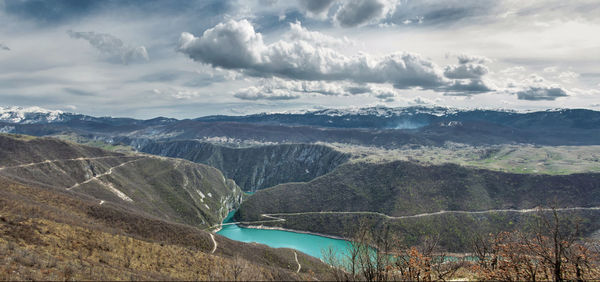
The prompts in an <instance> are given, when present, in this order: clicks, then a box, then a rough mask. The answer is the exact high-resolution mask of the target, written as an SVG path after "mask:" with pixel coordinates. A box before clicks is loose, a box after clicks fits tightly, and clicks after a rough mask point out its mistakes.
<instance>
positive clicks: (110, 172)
mask: <svg viewBox="0 0 600 282" xmlns="http://www.w3.org/2000/svg"><path fill="white" fill-rule="evenodd" d="M141 159H143V158H139V159H135V160H132V161H127V162H124V163H122V164H119V165H117V166H113V167H111V168H109V169H108V170H107V171H106V172H105V173H101V174H98V175H96V176H94V177H92V178H89V179H87V180H86V181H83V182H80V183H75V185H73V186H71V187H69V188H66V189H67V190H72V189H74V188H77V187H79V186H81V185H83V184H86V183H89V182H90V181H93V180H98V178H100V177H103V176H107V175H110V174H112V173H113V170H114V169H116V168H119V167H122V166H125V165H128V164H130V163H133V162H137V161H139V160H141Z"/></svg>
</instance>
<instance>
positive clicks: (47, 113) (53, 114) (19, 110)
mask: <svg viewBox="0 0 600 282" xmlns="http://www.w3.org/2000/svg"><path fill="white" fill-rule="evenodd" d="M64 115H65V113H64V112H63V111H60V110H47V109H44V108H40V107H25V108H24V107H0V122H9V123H21V124H33V123H51V122H59V121H63V119H64Z"/></svg>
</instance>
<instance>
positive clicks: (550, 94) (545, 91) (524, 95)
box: [517, 87, 569, 101]
mask: <svg viewBox="0 0 600 282" xmlns="http://www.w3.org/2000/svg"><path fill="white" fill-rule="evenodd" d="M567 96H569V95H567V92H566V91H565V90H564V89H562V88H560V87H529V88H527V89H525V90H522V91H519V92H517V97H518V98H519V100H529V101H540V100H546V101H553V100H556V99H557V98H560V97H567Z"/></svg>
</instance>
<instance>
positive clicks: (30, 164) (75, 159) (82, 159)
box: [0, 156, 139, 170]
mask: <svg viewBox="0 0 600 282" xmlns="http://www.w3.org/2000/svg"><path fill="white" fill-rule="evenodd" d="M115 158H118V159H122V158H139V156H102V157H90V158H83V157H80V158H73V159H56V160H45V161H41V162H35V163H26V164H20V165H13V166H4V167H0V170H4V169H10V168H21V167H28V166H36V165H42V164H50V163H55V162H69V161H87V160H101V159H115Z"/></svg>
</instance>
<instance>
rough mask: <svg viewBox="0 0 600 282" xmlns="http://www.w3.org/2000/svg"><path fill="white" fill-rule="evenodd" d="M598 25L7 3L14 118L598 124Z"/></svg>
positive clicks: (575, 17) (521, 14)
mask: <svg viewBox="0 0 600 282" xmlns="http://www.w3.org/2000/svg"><path fill="white" fill-rule="evenodd" d="M597 15H600V2H598V1H597V0H580V1H577V0H573V1H555V0H546V1H537V0H531V1H520V0H337V1H336V0H299V1H296V0H256V1H249V0H238V1H233V0H232V1H226V0H214V1H189V0H177V1H161V0H123V1H121V0H119V1H117V0H103V1H88V0H64V1H57V0H0V106H40V107H44V108H48V109H60V110H65V111H72V112H79V113H85V114H91V115H99V116H105V115H112V116H129V117H137V118H150V117H155V116H168V117H176V118H191V117H197V116H204V115H212V114H227V115H239V114H249V113H256V112H281V111H297V110H313V109H321V108H345V107H365V106H376V105H384V106H390V107H396V106H412V105H438V106H447V107H458V108H504V109H516V110H536V109H547V108H561V107H569V108H589V109H596V110H600V67H599V66H600V36H598V34H599V32H600V17H598V16H597Z"/></svg>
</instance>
